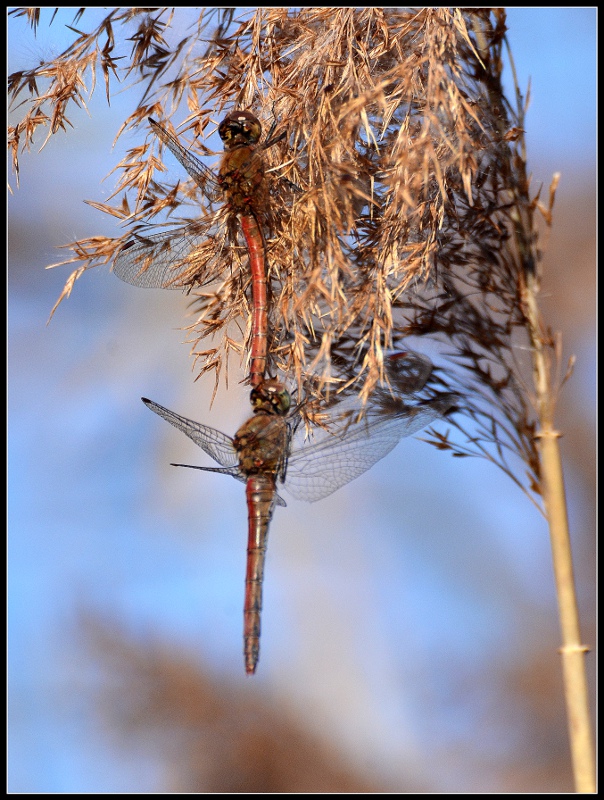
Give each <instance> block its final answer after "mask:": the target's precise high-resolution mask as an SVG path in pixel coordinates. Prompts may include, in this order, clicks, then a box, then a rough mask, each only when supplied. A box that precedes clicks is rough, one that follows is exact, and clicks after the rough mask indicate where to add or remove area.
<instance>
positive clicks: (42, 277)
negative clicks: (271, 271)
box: [8, 8, 596, 792]
mask: <svg viewBox="0 0 604 800" xmlns="http://www.w3.org/2000/svg"><path fill="white" fill-rule="evenodd" d="M59 21H61V20H59ZM62 21H65V20H62ZM508 26H509V29H510V34H509V35H510V40H511V42H512V46H513V51H514V56H515V60H516V67H517V70H518V74H519V78H520V81H521V84H522V85H526V84H527V81H528V78H529V76H530V78H531V86H532V103H531V107H530V110H529V114H528V118H527V126H528V130H527V141H528V148H529V153H530V163H531V167H532V169H533V172H534V177H535V179H536V180H537V181H543V182H544V183H546V185H547V184H548V183H549V180H550V176H551V174H552V173H553V172H555V171H561V172H562V174H563V182H562V184H561V187H560V192H559V196H560V197H561V198H562V199H563V198H564V197H565V196H571V195H572V192H573V191H575V190H577V187H579V186H581V185H582V182H584V181H587V182H588V185H589V180H590V179H593V175H594V174H595V141H596V139H595V135H596V134H595V131H596V127H595V112H596V102H595V100H596V97H595V86H596V84H595V75H596V62H595V52H596V51H595V30H596V13H595V10H594V9H581V8H578V9H574V8H568V9H511V10H509V12H508ZM64 43H65V42H64V41H61V28H60V27H59V25H58V24H57V21H55V23H54V24H53V27H52V28H51V29H50V31H49V29H48V28H47V21H45V20H44V19H43V22H42V26H41V28H40V30H39V33H38V37H37V39H36V40H34V39H33V37H32V36H31V34H30V33H27V32H25V27H24V25H23V23H22V22H20V21H18V20H12V19H11V20H10V21H9V47H10V59H11V61H10V64H9V69H10V70H14V69H18V68H22V67H23V66H26V65H27V64H29V63H31V62H32V61H33V60H34V59H35V57H36V54H37V53H47V52H56V51H60V50H61V48H62V47H63V46H64ZM123 102H125V100H124V99H123V98H121V97H120V96H119V95H117V96H116V97H115V98H114V100H112V103H113V104H112V107H111V109H107V108H106V105H105V103H104V100H103V92H102V90H101V91H97V94H96V95H95V98H94V99H93V102H92V104H91V116H90V117H88V116H87V115H86V114H85V113H84V112H82V113H81V114H80V115H78V116H77V119H75V118H74V123H75V129H73V130H69V131H68V133H67V134H61V135H59V136H57V137H54V138H53V139H52V140H51V141H50V142H49V144H48V145H47V147H46V148H45V149H44V150H43V151H42V152H41V153H39V154H38V153H35V152H32V153H31V154H25V155H24V157H23V162H22V174H21V188H20V189H19V190H15V194H14V196H12V197H11V198H10V200H9V223H10V226H11V227H10V231H11V234H10V235H11V239H10V242H9V244H10V271H9V363H8V380H9V391H8V400H9V420H8V422H9V425H8V436H9V442H8V458H9V482H8V497H9V551H8V552H9V634H10V640H9V643H10V651H9V676H10V686H9V688H10V717H9V723H10V731H9V733H10V742H9V790H10V791H13V792H15V791H17V792H109V791H124V792H126V791H151V790H152V789H153V788H154V786H155V785H156V784H155V782H154V781H155V780H156V779H157V774H156V769H157V768H156V766H154V765H153V763H152V761H149V760H145V759H144V758H143V757H142V756H141V757H140V758H139V759H126V758H123V757H120V756H118V755H117V754H116V753H115V752H114V750H113V749H112V748H111V746H110V745H109V744H108V743H107V740H106V738H104V737H103V735H102V733H101V732H100V726H99V724H98V722H97V721H96V720H95V706H94V703H93V701H92V699H91V698H92V697H94V686H95V680H97V679H98V678H96V677H95V674H96V673H95V669H94V664H93V662H92V660H91V656H90V654H88V655H87V654H86V651H85V648H84V647H83V645H82V641H81V638H82V637H81V626H82V618H83V616H84V615H85V613H86V612H87V611H91V610H92V611H94V613H95V614H98V615H100V616H104V617H106V618H107V619H108V620H113V621H115V622H116V624H119V625H120V626H121V627H122V628H123V629H124V630H128V631H130V632H131V634H132V636H133V637H137V636H140V637H144V636H145V635H153V636H157V637H160V638H162V639H165V640H166V641H171V642H173V643H174V647H175V648H181V647H182V648H183V649H186V650H187V652H190V653H193V654H194V655H195V657H197V658H199V663H200V665H202V666H203V667H205V668H207V669H209V670H210V671H211V672H212V673H213V674H215V675H219V676H221V679H222V680H225V681H230V682H232V683H233V685H235V686H240V685H244V683H245V676H244V674H243V669H242V655H241V648H242V645H241V629H242V612H241V606H242V593H243V576H244V560H245V525H246V522H245V503H244V497H243V491H242V487H241V485H240V484H238V483H236V482H235V481H233V480H231V479H227V478H223V477H222V476H210V475H204V474H203V473H199V472H196V471H193V470H190V471H188V470H181V471H180V470H174V469H171V468H170V467H169V463H170V462H171V461H184V462H189V463H200V461H199V457H198V453H200V451H198V450H197V448H195V447H194V445H193V444H191V443H190V442H188V440H186V439H185V437H184V436H182V435H180V434H178V433H177V432H176V431H174V430H173V429H171V428H169V427H168V426H167V425H165V423H163V422H162V421H161V420H159V419H158V418H157V417H155V416H154V415H153V414H151V413H150V412H149V411H148V410H147V409H145V407H144V406H143V404H142V403H141V402H140V399H139V398H140V396H141V395H144V396H147V397H151V398H152V399H154V400H156V401H157V402H159V403H161V404H162V405H165V406H167V407H168V408H171V409H174V410H175V411H177V412H179V413H181V414H183V415H185V416H188V417H191V418H193V419H199V420H200V421H204V422H206V423H208V424H210V425H213V426H215V427H217V428H220V429H221V430H224V431H226V432H232V431H234V430H236V428H237V427H238V425H239V424H240V423H241V421H242V419H243V416H244V413H245V412H244V411H243V410H242V409H246V408H247V397H246V395H247V391H246V390H245V389H244V388H242V387H237V385H236V379H235V380H234V381H233V385H232V390H231V391H229V393H228V394H227V393H223V394H221V396H220V397H219V401H218V402H217V403H216V404H215V405H214V407H213V408H212V410H211V411H208V400H207V398H208V397H209V396H210V394H211V390H212V385H211V382H206V383H204V382H203V381H200V382H197V383H194V382H193V373H192V371H191V361H190V359H189V356H188V347H187V346H186V345H183V344H182V341H183V338H184V334H183V332H182V331H179V330H178V326H179V325H180V324H181V320H182V319H183V315H184V313H185V311H186V299H185V298H183V297H182V296H181V295H179V293H170V292H154V291H151V292H144V291H141V290H137V289H134V288H132V287H128V286H125V285H124V284H121V283H120V282H119V281H118V280H116V279H115V278H114V277H113V276H112V275H110V274H109V270H108V268H107V269H106V270H104V271H103V270H102V269H99V270H94V271H93V272H92V273H90V274H88V275H86V276H84V278H83V279H82V280H81V281H79V282H78V285H77V286H76V287H75V289H74V292H73V295H72V297H71V298H70V299H69V300H68V301H67V302H65V303H63V304H62V305H61V307H60V309H59V311H58V312H57V314H56V316H55V317H54V319H53V321H52V323H51V324H50V325H49V326H46V321H47V318H48V315H49V312H50V309H51V308H52V305H53V304H54V302H55V300H56V298H57V297H58V295H59V293H60V291H61V288H62V286H63V283H64V280H65V278H66V275H67V270H66V269H62V270H51V271H48V272H45V271H44V267H45V266H46V265H47V264H48V263H52V262H54V261H59V260H60V259H61V253H60V252H59V251H57V250H56V247H58V246H59V245H61V244H63V243H65V242H67V241H71V240H72V239H74V238H78V237H82V236H85V235H92V234H95V233H104V234H107V235H113V234H115V229H114V228H113V227H112V224H111V221H109V220H108V219H107V218H106V217H104V216H103V215H100V214H98V212H96V211H94V209H91V208H90V207H89V206H86V205H84V204H83V202H82V201H83V200H84V199H85V198H94V199H96V200H99V201H103V200H104V199H105V198H106V197H108V195H109V194H110V193H111V189H112V187H113V182H112V179H111V178H110V179H109V180H107V181H105V183H102V184H101V180H102V178H103V177H104V176H105V175H107V173H109V171H110V170H111V168H112V166H113V165H114V164H115V163H116V162H117V161H118V160H119V151H117V150H116V151H113V152H112V150H111V144H112V142H113V139H114V136H115V133H116V131H117V129H118V126H119V120H120V119H121V117H122V114H123V106H122V105H121V104H122V103H123ZM40 144H41V140H40ZM132 144H134V142H133V141H126V143H125V144H121V145H120V147H125V146H131V145H132ZM546 268H547V262H546ZM586 302H593V300H592V299H591V298H590V299H587V300H586ZM594 341H595V331H592V332H591V336H590V334H589V331H587V332H586V333H585V335H584V336H583V338H582V339H581V341H580V343H579V344H578V347H579V348H580V350H579V352H580V353H581V354H583V359H582V362H581V364H580V365H579V366H578V369H577V374H576V375H575V378H574V381H573V382H571V384H570V385H569V387H568V388H567V391H568V393H569V395H568V397H569V398H570V401H569V402H570V403H572V404H574V405H575V406H576V407H577V409H582V410H583V411H582V413H584V414H587V415H589V418H590V419H592V420H593V415H594V405H593V396H594V381H593V375H594V374H595V367H594V364H593V353H594V352H595V346H594ZM204 463H205V462H204ZM566 478H567V483H568V488H569V500H570V514H571V528H572V530H573V536H575V537H576V538H577V546H578V548H579V551H580V553H581V547H583V546H585V545H584V544H583V540H582V539H580V536H581V534H584V535H586V536H588V533H589V532H586V531H585V530H584V525H585V524H586V520H588V519H589V515H586V514H585V512H584V505H585V501H586V498H585V491H586V490H585V488H584V487H583V486H582V485H581V483H580V477H579V476H578V475H574V474H573V472H572V468H571V469H569V470H568V471H567V475H566ZM485 479H486V480H485ZM588 541H589V539H588ZM269 550H270V552H269V560H268V566H267V585H266V591H265V602H264V605H265V609H266V611H265V615H264V630H263V642H262V656H261V663H260V669H259V673H258V675H257V677H256V678H255V679H254V680H255V682H256V683H255V684H254V687H252V688H251V689H250V688H249V683H247V684H246V688H247V689H248V690H249V691H251V692H254V691H258V692H272V693H273V694H274V696H277V697H282V698H283V697H285V698H287V702H288V704H289V706H290V707H291V708H292V709H294V710H295V711H296V713H297V714H298V715H299V717H300V719H301V720H304V721H305V723H307V724H309V725H311V726H313V725H314V726H316V727H318V728H321V727H322V728H323V729H325V730H330V731H331V732H332V733H333V735H334V737H335V739H336V741H338V742H340V743H341V746H342V748H343V749H344V750H345V751H346V752H347V753H348V754H349V755H350V756H351V757H352V758H355V757H357V756H359V755H360V754H363V757H368V758H370V759H371V760H373V763H375V764H377V765H379V766H380V769H382V770H383V771H384V773H385V774H392V775H393V776H396V774H397V770H398V769H400V768H401V764H404V765H405V767H406V768H411V767H410V765H413V767H412V768H413V769H415V770H416V775H417V778H418V780H422V779H424V778H426V776H427V777H430V778H432V777H433V776H432V775H431V769H430V759H429V758H428V759H427V761H426V763H423V762H422V761H421V759H417V758H415V757H414V755H413V754H417V752H422V753H423V754H424V755H425V754H426V753H428V754H429V753H430V752H433V753H436V752H439V750H438V748H439V747H443V748H447V747H450V746H453V745H452V743H453V744H455V743H458V742H461V743H463V746H464V747H467V746H469V745H468V743H469V742H472V745H471V746H472V747H474V748H475V753H476V754H478V755H480V754H481V753H482V754H484V759H485V763H486V762H488V761H489V759H495V760H496V759H497V758H500V757H503V756H504V755H505V753H504V751H505V746H506V745H505V742H506V741H507V740H506V736H508V735H509V736H511V737H513V732H510V731H507V730H504V729H503V727H502V726H498V724H497V723H496V722H493V725H492V727H490V728H489V729H488V730H487V731H485V732H484V736H482V737H479V738H478V739H477V740H476V741H475V740H473V739H472V733H471V730H472V725H473V719H474V717H475V715H476V713H478V709H483V708H484V707H487V708H488V707H489V702H491V701H492V699H491V697H490V696H489V695H488V692H487V689H484V688H483V691H484V692H485V696H484V697H479V698H476V697H474V698H472V697H470V698H468V699H467V700H464V701H463V703H461V704H460V703H459V702H458V701H452V700H451V698H452V697H453V696H454V691H455V685H456V682H457V681H459V680H460V678H459V676H460V675H463V676H464V677H465V679H466V680H468V681H472V679H473V677H477V676H479V675H481V674H490V673H492V679H493V681H496V665H500V664H502V663H505V662H506V661H507V660H511V659H512V658H513V656H512V653H513V651H514V649H515V648H518V647H521V646H522V642H523V641H525V640H530V639H531V637H533V638H535V639H538V640H539V641H542V642H544V643H545V644H544V647H546V648H547V647H549V648H550V649H551V652H552V658H556V654H555V649H556V647H557V646H558V630H557V619H556V609H555V596H554V592H553V587H552V580H551V562H550V558H549V543H548V536H547V529H546V526H545V523H544V522H543V520H542V519H541V517H540V516H539V515H538V513H537V512H536V511H535V510H534V509H533V508H532V507H531V506H530V504H529V503H528V502H527V501H526V499H525V498H524V497H523V496H522V495H521V494H520V493H519V492H518V490H517V489H515V487H514V486H513V485H512V483H511V482H510V481H509V480H508V479H506V477H505V476H504V475H502V474H500V473H499V472H498V471H497V470H496V469H495V468H493V467H490V466H488V465H487V464H485V463H481V462H478V461H474V460H470V459H467V460H464V461H456V460H453V459H451V458H449V457H448V456H443V454H440V453H438V452H436V451H435V450H433V449H432V448H428V447H427V446H426V445H424V444H422V443H420V442H418V441H415V440H406V441H405V442H403V443H402V444H401V445H399V447H398V448H397V449H396V451H395V452H394V453H392V454H391V455H390V456H389V457H388V458H387V459H384V460H383V461H382V462H380V464H378V465H377V466H376V467H375V468H374V469H372V470H371V471H370V472H369V473H367V474H366V475H365V476H363V477H362V478H360V479H359V480H358V481H356V482H354V483H353V484H352V485H350V486H348V487H345V488H344V489H342V490H341V491H339V492H338V493H337V494H335V495H333V496H332V497H330V498H328V499H327V500H325V501H322V502H321V503H318V504H315V505H306V504H302V503H298V502H296V501H292V502H291V503H290V504H289V505H288V508H287V509H281V508H279V509H277V510H276V512H275V517H274V520H273V525H272V528H271V540H270V546H269ZM582 557H583V558H584V557H586V556H585V554H584V553H583V554H582V555H580V556H579V558H582ZM581 574H582V573H581V572H580V571H579V575H581ZM580 588H581V587H580ZM582 591H583V592H584V594H585V595H586V596H587V597H589V596H590V595H591V589H590V587H584V588H582ZM512 598H513V601H512ZM527 607H530V609H531V614H530V617H529V618H527V616H526V615H525V614H524V613H523V609H524V608H527ZM449 667H450V669H449ZM481 686H483V684H481ZM418 687H419V690H421V691H415V690H414V689H417V688H418ZM58 698H60V699H58ZM420 698H423V701H422V700H421V699H420ZM426 698H428V701H429V702H430V703H432V705H433V707H434V713H433V714H430V715H425V714H424V713H422V709H421V704H422V702H424V703H425V702H426ZM474 703H475V704H476V705H474ZM401 731H403V732H404V733H401ZM430 748H434V750H433V751H431V749H430ZM368 754H369V755H368ZM485 774H486V773H485ZM442 780H443V785H446V786H447V787H448V788H449V789H451V787H456V788H457V789H459V790H464V789H467V787H468V786H470V783H469V781H468V778H467V776H464V775H461V776H460V775H458V774H457V773H456V770H455V769H454V768H453V767H451V768H450V771H449V772H448V773H447V770H446V767H445V765H444V764H443V776H442ZM485 780H486V778H485ZM456 781H457V783H456Z"/></svg>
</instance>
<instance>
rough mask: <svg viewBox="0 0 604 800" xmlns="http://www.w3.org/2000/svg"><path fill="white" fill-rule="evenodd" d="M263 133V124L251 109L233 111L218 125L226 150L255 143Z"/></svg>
mask: <svg viewBox="0 0 604 800" xmlns="http://www.w3.org/2000/svg"><path fill="white" fill-rule="evenodd" d="M261 134H262V125H261V124H260V122H259V121H258V120H257V119H256V117H255V116H254V115H253V114H251V113H250V112H249V111H231V113H230V114H227V116H226V117H225V118H224V119H223V120H222V122H221V123H220V125H219V126H218V135H219V136H220V138H221V139H222V141H223V142H224V149H225V150H233V149H234V148H235V147H241V146H243V145H254V144H256V143H257V142H258V141H259V139H260V135H261Z"/></svg>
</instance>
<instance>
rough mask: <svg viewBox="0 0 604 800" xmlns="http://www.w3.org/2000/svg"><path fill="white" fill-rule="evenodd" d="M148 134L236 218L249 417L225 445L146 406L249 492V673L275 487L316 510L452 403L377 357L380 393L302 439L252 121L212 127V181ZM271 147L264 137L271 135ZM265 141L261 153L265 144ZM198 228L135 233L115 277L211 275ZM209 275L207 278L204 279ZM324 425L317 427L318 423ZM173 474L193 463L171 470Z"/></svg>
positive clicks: (178, 282)
mask: <svg viewBox="0 0 604 800" xmlns="http://www.w3.org/2000/svg"><path fill="white" fill-rule="evenodd" d="M150 123H151V125H152V128H153V130H154V131H155V132H156V133H157V135H158V136H159V137H160V139H161V140H162V141H163V142H164V143H165V144H166V145H167V146H168V147H169V149H170V150H171V151H172V153H173V154H174V155H175V156H176V158H177V159H178V160H179V161H180V162H181V164H182V165H183V166H184V167H185V169H187V171H188V172H189V174H190V175H191V177H192V178H193V179H194V180H195V181H196V183H197V184H198V185H199V186H201V187H202V188H203V189H204V191H207V190H208V187H211V186H214V187H218V188H220V189H222V191H223V192H224V194H225V195H226V200H227V205H226V208H227V213H228V214H230V215H231V216H232V215H234V216H235V217H236V218H237V219H238V220H239V222H240V224H241V228H242V231H243V235H244V238H245V240H246V245H247V247H248V252H249V256H250V270H251V275H252V313H253V320H252V331H253V335H252V348H251V371H250V383H251V385H252V387H253V388H252V392H251V402H252V408H253V416H252V417H251V418H250V419H248V420H247V421H246V422H245V423H244V424H243V425H242V426H241V427H240V428H239V430H238V431H237V433H236V434H235V436H234V437H233V438H231V437H230V436H227V435H226V434H224V433H221V432H220V431H218V430H216V429H214V428H211V427H209V426H207V425H202V424H200V423H198V422H195V421H193V420H190V419H187V418H186V417H182V416H180V415H178V414H175V413H174V412H173V411H170V410H168V409H167V408H164V407H163V406H160V405H159V404H157V403H155V402H153V401H152V400H148V399H147V398H143V402H144V403H145V405H147V407H148V408H150V409H151V410H152V411H154V412H155V413H156V414H158V415H159V416H161V417H163V419H165V420H166V421H167V422H169V423H170V424H171V425H173V426H174V427H176V428H178V430H180V431H182V432H183V433H184V434H186V435H187V436H188V437H189V438H190V439H192V440H193V441H194V442H195V444H197V445H198V446H199V447H200V448H201V449H202V450H203V451H204V452H205V453H207V454H208V455H209V456H210V457H211V458H212V459H214V461H215V462H217V463H218V464H219V465H220V466H219V467H193V468H194V469H200V470H204V471H206V472H217V473H221V474H225V475H231V476H233V477H234V478H236V479H237V480H240V481H242V482H244V483H245V484H246V498H247V507H248V548H247V568H246V583H245V603H244V656H245V668H246V672H247V673H248V674H253V673H254V672H255V670H256V666H257V663H258V657H259V650H260V614H261V608H262V581H263V576H264V561H265V553H266V545H267V537H268V528H269V524H270V521H271V518H272V514H273V510H274V507H275V505H282V506H284V505H285V502H284V500H283V499H282V498H281V496H280V494H279V491H280V486H281V485H282V486H283V487H284V489H285V490H286V491H288V492H289V493H290V494H291V495H292V496H293V497H295V498H298V499H300V500H306V501H309V502H314V501H316V500H321V499H322V498H324V497H327V496H328V495H330V494H332V493H333V492H335V491H336V490H337V489H339V488H340V487H342V486H344V485H345V484H347V483H349V482H350V481H352V480H354V479H355V478H357V477H358V476H359V475H361V474H363V473H364V472H365V471H367V470H368V469H370V467H372V466H373V465H374V464H375V463H376V462H377V461H379V460H380V459H381V458H383V457H384V456H385V455H387V454H388V453H389V452H390V451H391V450H392V449H393V448H394V447H395V446H396V445H397V443H398V442H399V441H400V439H402V438H404V437H406V436H410V435H412V434H414V433H417V432H418V431H420V430H421V429H422V428H425V427H426V426H427V425H430V424H431V423H432V422H434V421H436V420H437V419H439V418H440V417H442V416H443V415H445V414H446V413H447V412H449V411H450V410H451V409H452V407H453V406H454V404H455V397H454V396H453V395H451V394H441V395H440V396H438V397H433V398H432V399H429V400H424V401H418V400H417V394H418V392H421V390H422V389H423V388H424V386H425V385H426V383H427V381H428V379H429V377H430V375H431V373H432V370H433V365H432V362H431V361H430V359H429V358H427V357H426V356H423V355H420V354H418V353H414V352H411V351H407V352H404V353H397V354H394V355H391V356H389V357H388V358H387V359H386V361H385V377H386V381H385V387H384V388H378V389H376V390H375V391H374V393H373V394H372V396H371V398H370V400H369V402H368V403H367V404H366V405H365V406H364V407H363V406H361V405H360V404H359V402H358V400H357V398H356V397H354V396H352V395H349V396H347V397H346V398H345V399H342V400H340V401H338V402H332V403H331V405H328V406H327V407H326V408H325V409H324V410H323V411H324V413H322V427H321V428H320V429H319V428H317V429H314V432H313V433H312V435H311V436H310V437H306V435H305V426H304V425H303V424H302V421H303V417H304V414H303V412H304V403H303V402H302V403H300V404H298V405H297V406H296V407H294V408H292V403H291V397H290V394H289V392H288V390H287V388H286V387H285V386H284V385H283V384H282V383H281V382H279V381H277V380H275V379H268V380H265V376H264V373H265V369H266V341H267V330H266V326H267V305H266V296H267V292H266V267H265V261H264V244H263V240H262V234H261V230H260V226H259V224H258V219H257V207H256V203H257V201H258V196H259V193H260V192H261V185H262V180H263V167H262V162H261V158H260V153H259V152H258V150H257V148H256V145H257V143H258V142H259V139H260V132H261V128H260V123H259V122H258V120H256V118H255V117H253V116H252V115H251V114H249V112H234V113H233V114H230V115H229V116H228V117H227V118H226V119H225V120H224V121H223V122H222V123H221V125H220V127H219V133H220V136H221V138H222V139H223V141H224V142H225V150H226V154H225V157H224V159H223V162H222V165H221V168H220V171H219V174H218V178H217V179H215V178H214V177H213V176H212V175H211V173H209V171H208V170H207V168H206V167H205V166H204V165H203V164H202V163H201V162H200V161H199V160H198V159H196V158H195V157H194V156H193V155H192V154H191V153H189V152H188V151H187V150H185V149H184V148H182V147H181V145H180V143H179V142H178V140H177V139H176V138H175V137H173V136H172V135H171V134H170V133H168V132H167V131H166V130H165V129H164V128H162V127H161V126H160V125H158V124H157V123H156V122H154V121H152V120H150ZM269 139H270V137H269ZM270 144H271V142H270V141H269V142H268V143H267V145H264V148H265V147H266V146H269V145H270ZM206 236H207V230H206V229H205V228H204V226H203V225H202V224H201V223H200V224H196V223H193V224H192V225H190V226H188V227H186V228H182V229H181V230H179V231H172V232H170V233H162V234H156V235H153V236H149V237H138V238H136V239H133V240H132V241H131V242H129V243H128V244H126V246H125V247H124V248H123V250H122V251H121V253H120V254H119V255H118V257H117V259H116V261H115V264H114V272H115V273H116V274H117V275H118V276H119V277H120V278H122V280H125V281H127V282H129V283H132V284H134V285H136V286H146V287H160V288H187V287H190V286H194V285H202V284H205V283H210V282H212V281H214V280H217V279H218V278H219V274H218V273H217V272H216V270H215V269H214V266H215V265H216V264H218V260H215V261H213V260H212V259H210V260H209V261H208V260H207V259H206V260H205V261H204V262H203V268H202V263H201V261H200V259H199V251H200V249H201V248H203V247H204V246H205V244H206V241H207V240H206ZM213 269H214V271H213ZM323 426H324V427H323ZM174 466H190V465H184V464H175V465H174Z"/></svg>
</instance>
